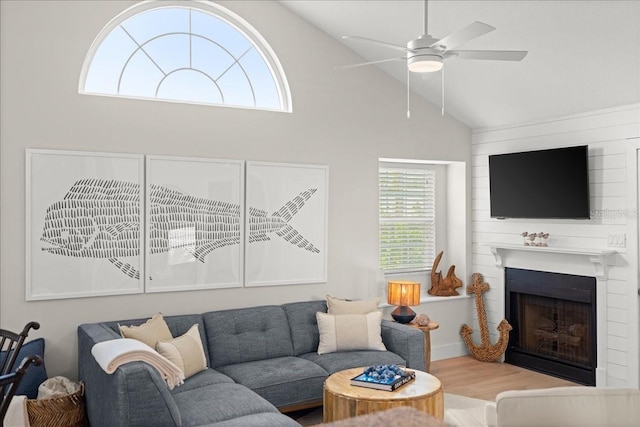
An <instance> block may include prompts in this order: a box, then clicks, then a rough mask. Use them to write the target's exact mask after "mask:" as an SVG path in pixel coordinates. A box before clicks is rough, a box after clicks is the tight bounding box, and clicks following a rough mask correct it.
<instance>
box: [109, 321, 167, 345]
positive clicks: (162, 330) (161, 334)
mask: <svg viewBox="0 0 640 427" xmlns="http://www.w3.org/2000/svg"><path fill="white" fill-rule="evenodd" d="M119 329H120V333H121V334H122V337H123V338H133V339H134V340H138V341H142V342H143V343H145V344H146V345H148V346H149V347H151V348H156V343H157V342H158V341H168V340H170V339H172V338H173V336H172V335H171V331H170V330H169V327H168V326H167V323H166V322H165V321H164V318H163V317H162V313H156V314H154V315H153V316H152V317H151V319H148V320H147V321H146V322H144V323H143V324H141V325H130V326H127V325H119Z"/></svg>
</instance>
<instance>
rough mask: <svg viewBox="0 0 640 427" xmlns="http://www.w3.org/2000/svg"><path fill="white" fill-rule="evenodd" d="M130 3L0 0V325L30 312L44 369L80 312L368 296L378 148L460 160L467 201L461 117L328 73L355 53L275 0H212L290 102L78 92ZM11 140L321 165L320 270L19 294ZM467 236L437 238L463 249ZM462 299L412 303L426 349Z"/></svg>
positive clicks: (72, 369) (368, 78)
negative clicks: (430, 329)
mask: <svg viewBox="0 0 640 427" xmlns="http://www.w3.org/2000/svg"><path fill="white" fill-rule="evenodd" d="M131 4H133V2H129V1H126V2H122V1H66V0H60V1H55V0H54V1H4V0H3V1H2V2H0V8H1V9H0V15H1V18H0V19H1V25H0V27H1V30H0V31H1V36H2V37H1V41H0V43H1V45H0V48H1V58H0V59H1V61H0V63H1V65H0V67H1V68H0V74H1V86H0V92H1V93H2V97H1V101H0V103H1V104H0V107H1V113H0V114H1V116H0V122H1V133H0V138H1V142H2V143H1V146H0V147H1V148H0V155H1V163H0V166H1V171H0V172H1V186H0V190H1V194H0V196H1V199H0V200H1V210H0V221H1V224H0V231H1V234H2V238H1V257H0V263H1V268H0V279H1V282H0V325H1V326H2V327H3V328H7V329H20V328H21V327H22V325H24V324H25V323H26V322H27V321H30V320H37V321H39V322H41V324H42V328H41V329H40V331H38V333H37V334H34V336H43V337H45V339H46V346H47V348H46V363H47V369H48V372H49V374H50V375H66V376H70V377H75V375H76V365H77V362H76V327H77V326H78V325H79V324H81V323H84V322H96V321H102V320H117V319H126V318H131V317H144V316H149V315H151V314H153V313H155V312H157V311H162V312H163V313H164V314H165V315H171V314H179V313H193V312H204V311H208V310H215V309H222V308H233V307H244V306H253V305H262V304H280V303H284V302H289V301H302V300H308V299H319V298H324V296H325V294H327V293H330V294H333V295H335V296H342V297H349V298H364V297H368V296H370V294H371V290H372V289H375V286H371V283H372V282H374V281H375V280H377V277H379V274H378V269H377V267H378V244H377V236H378V209H377V208H378V185H377V174H378V158H381V157H386V158H404V159H423V160H451V161H457V162H466V172H467V173H466V177H467V178H466V183H465V187H466V189H467V191H466V192H465V193H464V194H463V195H460V196H459V197H460V198H463V199H464V200H465V203H462V204H461V205H462V206H464V209H465V210H467V211H468V209H469V206H470V203H469V202H470V200H469V196H468V195H469V191H468V190H469V189H470V178H469V177H470V159H471V154H470V152H471V149H470V141H471V135H470V131H469V129H468V128H466V127H465V126H463V125H461V124H460V123H458V122H457V121H455V120H452V119H450V118H449V117H446V116H445V117H444V118H443V117H441V116H440V110H439V109H438V108H436V107H434V106H432V105H430V104H428V103H426V102H424V101H421V99H420V98H419V97H417V96H413V97H412V108H411V110H412V111H411V113H412V114H411V115H412V118H411V119H410V120H408V119H407V118H406V99H405V90H404V88H403V87H402V86H401V85H400V84H399V83H398V82H396V81H395V80H393V79H390V78H389V77H388V76H386V75H385V74H383V73H382V72H381V71H379V70H377V69H376V68H375V67H371V68H367V67H363V68H359V69H357V70H349V71H339V72H338V71H333V67H335V66H337V65H342V64H349V63H355V62H357V61H359V60H361V58H358V57H356V56H355V55H354V54H353V53H352V52H350V51H348V50H347V49H346V48H344V47H343V46H342V45H341V44H340V43H338V42H337V41H336V40H334V39H331V38H329V37H328V36H326V35H325V34H323V33H321V32H320V31H319V30H317V29H315V28H314V27H312V26H310V25H309V24H308V23H306V22H305V21H303V20H301V19H300V18H298V17H297V16H295V15H293V14H292V13H291V12H290V11H288V10H287V9H286V8H284V7H282V6H281V5H280V4H279V3H278V2H276V1H235V2H221V4H222V5H224V6H226V7H228V8H229V9H231V10H233V11H235V12H236V13H238V14H239V15H241V16H242V17H244V18H245V19H246V20H247V21H248V22H250V23H251V24H252V25H253V26H254V27H255V28H257V30H258V31H259V32H261V33H262V35H263V36H264V37H265V38H266V40H268V42H269V43H270V44H271V47H272V48H273V50H274V51H275V52H276V54H277V55H278V56H279V58H280V61H281V63H282V65H283V67H284V70H285V72H286V73H287V78H288V80H289V84H290V85H291V91H292V97H293V113H292V114H285V113H270V112H260V111H253V110H244V109H231V108H217V107H209V106H196V105H186V104H177V103H163V102H150V101H138V100H130V99H116V98H108V97H95V96H87V95H79V94H78V93H77V87H78V77H79V73H80V68H81V65H82V61H83V60H84V56H85V54H86V52H87V50H88V48H89V46H90V44H91V42H92V41H93V39H94V37H95V36H96V34H98V32H99V31H100V29H101V28H102V27H103V26H104V25H105V24H106V23H107V22H108V21H109V20H110V19H112V18H113V17H114V16H116V15H117V14H118V13H119V12H121V11H122V10H124V9H125V8H127V7H129V6H130V5H131ZM25 148H48V149H64V150H87V151H107V152H123V153H142V154H160V155H177V156H201V157H212V158H230V159H243V160H259V161H278V162H293V163H314V164H326V165H329V167H330V186H329V209H330V212H329V281H328V283H326V284H316V285H297V286H296V285H293V286H280V287H265V288H246V289H227V290H208V291H191V292H174V293H162V294H148V295H145V294H143V295H132V296H110V297H98V298H80V299H68V300H56V301H37V302H25V296H24V294H25V283H24V281H25V271H24V268H25V255H24V253H25V237H24V236H25V220H24V216H25V208H24V203H25V200H24V199H25V196H24V194H25V168H24V150H25ZM465 217H466V218H469V216H468V215H465ZM465 230H469V228H468V227H465ZM467 237H468V235H467ZM467 241H468V240H467ZM467 246H468V245H463V247H460V248H451V247H450V250H451V251H453V250H457V251H458V253H461V254H465V253H467V251H468V248H467ZM464 258H465V261H466V256H465V257H464ZM463 279H465V281H466V278H463ZM425 292H426V289H425ZM468 302H469V300H468V299H458V300H450V301H443V302H438V303H435V304H433V308H432V307H431V305H429V306H427V307H420V309H418V310H416V311H418V312H427V313H429V314H431V315H432V317H433V318H434V319H435V320H437V321H439V322H440V324H441V329H439V330H438V331H434V333H433V334H432V337H433V338H432V339H433V345H434V347H438V346H443V347H447V346H449V345H453V346H456V345H458V344H459V342H460V338H459V334H458V330H459V327H460V324H462V323H464V322H465V321H466V320H465V318H464V316H465V314H464V313H467V312H469V307H470V305H469V304H468ZM451 313H456V314H455V315H454V316H452V315H451ZM461 313H462V314H461Z"/></svg>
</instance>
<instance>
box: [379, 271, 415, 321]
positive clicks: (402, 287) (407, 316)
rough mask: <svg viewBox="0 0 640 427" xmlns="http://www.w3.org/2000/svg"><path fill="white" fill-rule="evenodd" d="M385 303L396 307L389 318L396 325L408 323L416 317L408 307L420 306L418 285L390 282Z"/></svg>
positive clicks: (405, 282)
mask: <svg viewBox="0 0 640 427" xmlns="http://www.w3.org/2000/svg"><path fill="white" fill-rule="evenodd" d="M387 302H388V303H389V304H390V305H397V306H398V307H396V309H395V310H393V311H392V312H391V317H392V318H393V320H395V321H396V322H398V323H409V322H411V321H412V320H413V318H414V317H416V312H415V311H413V310H411V309H410V308H409V306H411V305H420V283H418V282H407V281H391V282H389V283H388V287H387Z"/></svg>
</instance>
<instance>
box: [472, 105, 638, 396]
mask: <svg viewBox="0 0 640 427" xmlns="http://www.w3.org/2000/svg"><path fill="white" fill-rule="evenodd" d="M639 136H640V104H634V105H630V106H625V107H619V108H614V109H608V110H601V111H595V112H590V113H585V114H581V115H576V116H569V117H561V118H556V119H550V120H545V121H540V122H537V123H527V124H521V125H512V126H505V127H500V128H492V129H479V130H475V131H474V132H473V137H472V144H473V148H472V230H473V235H472V244H473V248H472V249H473V253H472V264H473V269H472V271H474V272H480V273H482V274H483V275H484V277H485V281H486V282H488V283H489V284H490V285H493V284H497V283H502V278H500V277H498V275H499V274H501V272H502V270H499V269H498V268H497V267H496V265H495V259H494V257H493V255H492V254H491V252H490V251H489V248H488V247H486V246H485V245H486V244H487V243H491V242H501V243H513V244H521V243H522V237H520V233H522V232H523V231H528V232H540V231H544V232H548V233H550V237H549V239H548V244H549V246H557V247H575V248H601V249H602V248H607V243H608V236H609V235H610V234H625V233H627V229H628V225H629V224H628V223H629V221H638V218H637V211H636V209H637V206H631V205H630V204H632V205H635V200H636V198H635V197H629V195H628V187H629V185H628V184H629V183H628V180H629V179H631V178H628V170H627V162H628V159H627V157H628V154H627V153H628V152H629V150H628V147H629V145H630V144H631V141H637V138H638V137H639ZM634 138H635V139H634ZM634 143H635V142H634ZM585 144H587V145H588V146H589V181H590V197H591V200H590V204H591V219H590V220H582V221H580V220H527V219H507V220H497V219H492V218H491V217H490V213H489V168H488V156H489V155H490V154H502V153H510V152H518V151H527V150H538V149H546V148H556V147H566V146H575V145H585ZM634 161H635V159H634ZM531 173H534V174H535V173H541V174H542V173H544V165H532V169H531ZM634 179H635V177H634ZM533 203H535V202H533ZM626 237H627V241H628V243H634V244H632V245H629V244H628V245H627V246H628V247H629V248H630V249H629V250H627V247H616V248H612V249H616V250H617V251H618V253H617V254H616V255H615V257H614V259H613V261H612V265H611V266H610V268H609V274H608V281H607V285H606V286H607V323H606V324H607V347H608V348H607V357H606V360H607V362H606V367H605V368H606V372H607V374H606V378H607V381H606V385H607V386H618V387H623V386H631V387H636V388H637V387H638V382H639V379H638V365H639V364H640V362H639V360H638V358H639V356H638V340H639V338H638V327H637V325H634V324H633V322H636V323H637V319H638V298H637V294H636V291H637V287H638V283H637V281H636V280H629V278H630V277H637V272H635V274H634V273H633V272H630V271H629V270H630V268H634V269H635V268H636V267H635V266H636V265H637V262H636V261H635V260H633V259H632V260H631V261H633V262H629V261H630V259H629V257H632V258H637V256H638V254H637V251H636V250H635V249H634V248H635V247H637V236H632V235H627V236H626ZM629 239H632V240H629ZM499 295H502V293H500V294H499ZM497 296H498V292H497V291H495V290H490V291H489V292H487V293H486V294H485V305H486V306H487V317H488V320H489V330H490V331H492V334H493V335H492V340H495V339H496V334H497V332H496V326H497V324H498V323H499V321H500V320H501V319H500V318H498V317H499V315H498V313H500V312H502V309H501V307H502V305H503V303H504V302H503V301H499V300H498V299H499V298H497ZM476 327H477V325H476ZM599 385H600V384H599Z"/></svg>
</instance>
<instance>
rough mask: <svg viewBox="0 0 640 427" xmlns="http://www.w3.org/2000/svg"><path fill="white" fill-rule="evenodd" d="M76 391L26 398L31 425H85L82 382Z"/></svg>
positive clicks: (76, 426) (65, 426) (33, 426)
mask: <svg viewBox="0 0 640 427" xmlns="http://www.w3.org/2000/svg"><path fill="white" fill-rule="evenodd" d="M78 384H79V385H80V387H78V391H76V392H75V393H71V394H67V395H66V396H61V397H54V398H52V399H27V413H28V414H29V424H31V427H85V426H86V425H87V422H86V417H85V413H84V383H83V382H79V383H78Z"/></svg>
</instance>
